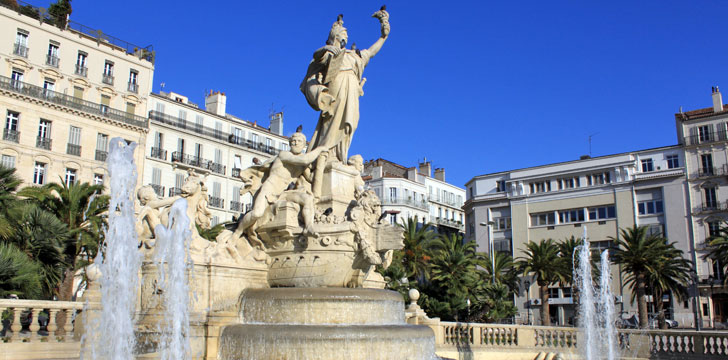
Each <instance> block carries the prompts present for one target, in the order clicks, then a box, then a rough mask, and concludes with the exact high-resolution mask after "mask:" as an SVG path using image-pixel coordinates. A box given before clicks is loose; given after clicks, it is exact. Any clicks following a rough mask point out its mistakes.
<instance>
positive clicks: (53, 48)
mask: <svg viewBox="0 0 728 360" xmlns="http://www.w3.org/2000/svg"><path fill="white" fill-rule="evenodd" d="M59 60H60V59H59V58H58V43H54V42H51V43H50V44H48V54H47V55H46V65H50V66H53V67H58V62H59Z"/></svg>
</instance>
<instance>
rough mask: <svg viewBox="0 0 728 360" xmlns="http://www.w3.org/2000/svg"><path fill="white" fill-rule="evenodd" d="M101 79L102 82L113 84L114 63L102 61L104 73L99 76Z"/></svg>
mask: <svg viewBox="0 0 728 360" xmlns="http://www.w3.org/2000/svg"><path fill="white" fill-rule="evenodd" d="M101 81H102V82H103V83H104V84H108V85H114V63H113V62H111V61H109V60H106V62H105V63H104V73H103V76H102V77H101Z"/></svg>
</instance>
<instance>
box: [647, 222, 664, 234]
mask: <svg viewBox="0 0 728 360" xmlns="http://www.w3.org/2000/svg"><path fill="white" fill-rule="evenodd" d="M646 234H647V236H652V235H654V236H664V234H665V232H664V231H663V225H662V224H652V225H648V226H647V233H646Z"/></svg>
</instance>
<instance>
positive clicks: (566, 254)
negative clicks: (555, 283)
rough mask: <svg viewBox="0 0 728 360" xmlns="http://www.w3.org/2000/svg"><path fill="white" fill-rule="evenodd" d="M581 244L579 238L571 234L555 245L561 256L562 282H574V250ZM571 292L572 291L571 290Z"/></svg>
mask: <svg viewBox="0 0 728 360" xmlns="http://www.w3.org/2000/svg"><path fill="white" fill-rule="evenodd" d="M580 245H581V240H579V239H577V238H576V237H574V235H571V237H569V238H566V239H564V240H561V241H559V242H558V243H557V244H556V246H558V247H559V256H561V257H562V258H563V261H562V265H563V266H564V269H563V274H562V275H563V279H564V283H567V284H573V283H574V251H575V250H576V248H577V247H578V246H580ZM572 294H573V292H572Z"/></svg>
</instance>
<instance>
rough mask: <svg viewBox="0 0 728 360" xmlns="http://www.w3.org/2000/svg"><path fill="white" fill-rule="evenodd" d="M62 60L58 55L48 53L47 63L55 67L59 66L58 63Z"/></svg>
mask: <svg viewBox="0 0 728 360" xmlns="http://www.w3.org/2000/svg"><path fill="white" fill-rule="evenodd" d="M60 61H61V59H60V58H58V56H55V55H46V65H50V66H53V67H58V63H59V62H60Z"/></svg>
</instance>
